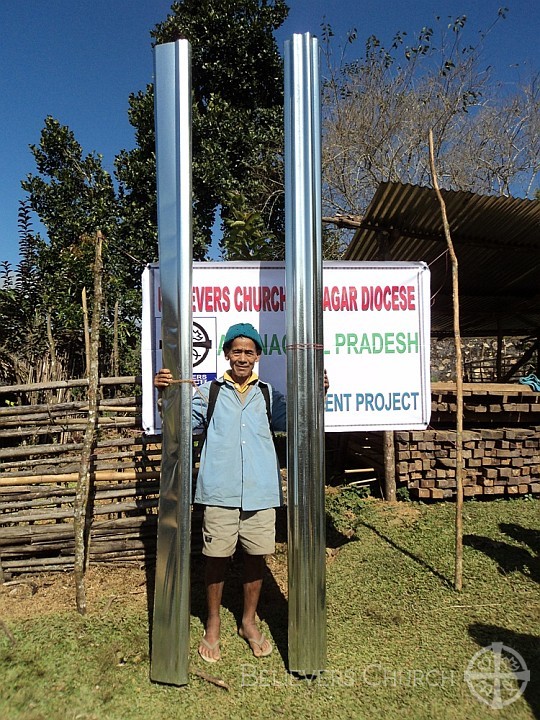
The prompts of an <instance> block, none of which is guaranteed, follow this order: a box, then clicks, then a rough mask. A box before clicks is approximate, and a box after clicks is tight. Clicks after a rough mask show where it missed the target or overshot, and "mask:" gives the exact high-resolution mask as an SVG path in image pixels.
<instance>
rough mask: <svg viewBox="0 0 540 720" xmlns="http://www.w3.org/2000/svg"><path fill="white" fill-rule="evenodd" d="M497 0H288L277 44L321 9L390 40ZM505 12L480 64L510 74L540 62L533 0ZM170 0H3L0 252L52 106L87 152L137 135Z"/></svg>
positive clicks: (10, 249)
mask: <svg viewBox="0 0 540 720" xmlns="http://www.w3.org/2000/svg"><path fill="white" fill-rule="evenodd" d="M502 4H504V3H503V2H501V0H386V2H384V1H381V0H326V1H324V0H289V5H290V7H291V11H290V15H289V18H288V19H287V21H286V23H285V25H284V26H283V27H282V28H281V29H280V30H279V31H278V36H277V38H278V43H279V48H280V50H281V51H282V50H283V43H284V41H285V40H286V39H287V38H289V37H290V36H291V35H292V34H293V33H295V32H301V33H303V32H311V33H313V34H315V35H317V34H319V31H320V24H321V22H322V20H323V18H326V20H327V21H328V22H330V24H331V25H332V26H333V27H334V29H335V32H336V36H337V37H340V36H343V37H344V35H345V33H346V31H347V30H349V29H351V28H352V27H356V28H357V30H358V35H359V39H360V40H361V41H363V40H364V39H365V38H367V37H368V36H369V35H371V34H375V35H377V36H379V37H380V38H381V39H382V40H383V42H384V41H387V42H390V40H391V38H392V37H393V35H394V34H395V31H396V30H406V31H408V33H409V35H410V34H411V33H413V32H414V31H416V30H418V29H419V28H421V27H422V26H424V25H433V24H434V22H435V20H434V18H435V16H436V15H441V16H442V17H443V18H446V17H447V16H452V17H454V16H457V15H467V17H468V25H469V27H470V29H471V30H474V31H475V32H476V31H477V30H479V29H485V28H486V27H488V26H489V25H490V24H491V22H492V20H493V19H494V18H495V17H496V15H497V10H498V8H499V7H500V6H501V5H502ZM506 5H507V7H509V12H508V15H507V19H506V20H505V21H504V22H502V23H499V24H498V25H497V26H496V28H495V30H494V31H493V33H492V34H491V36H490V38H489V40H488V42H487V45H486V50H485V56H484V57H485V64H486V65H492V66H493V67H494V70H495V73H496V75H497V77H499V78H500V79H502V80H503V81H504V82H513V81H516V80H518V79H519V77H524V76H526V75H527V74H528V72H530V71H531V70H532V71H534V70H536V72H538V71H539V70H540V50H539V44H538V37H537V36H538V30H539V29H540V23H539V20H538V18H539V13H538V8H539V0H508V2H507V3H506ZM170 6H171V1H170V0H23V1H21V0H1V1H0V69H1V72H0V128H1V132H0V157H1V162H0V261H2V260H8V261H10V262H11V263H12V264H16V262H17V261H18V235H17V212H18V204H19V201H20V200H21V199H23V198H24V193H23V191H22V189H21V187H20V181H21V180H22V179H24V178H25V177H26V175H27V174H28V173H34V172H35V165H34V160H33V156H32V154H31V152H30V150H29V148H28V146H29V145H30V144H31V143H36V144H37V143H38V142H39V136H40V132H41V129H42V127H43V124H44V119H45V117H46V116H47V115H52V116H53V117H55V118H56V119H58V120H59V121H60V122H61V123H62V124H64V125H68V126H69V127H70V128H71V130H73V132H74V133H75V137H76V139H77V140H78V142H79V143H80V144H81V145H82V146H83V149H84V152H85V153H89V152H91V151H96V152H98V153H101V154H102V155H103V159H104V165H105V167H106V169H107V170H109V171H110V172H111V173H112V171H113V163H114V157H115V155H116V154H117V153H118V152H119V151H120V150H121V149H123V148H131V147H133V145H134V137H133V129H132V128H131V126H130V125H129V122H128V119H127V109H128V97H129V94H130V93H131V92H137V91H138V90H142V89H144V88H145V87H146V85H147V83H149V82H152V67H153V59H152V50H151V44H150V43H151V41H150V34H149V33H150V30H151V29H152V28H153V27H154V26H155V24H156V23H158V22H161V21H162V20H164V19H165V18H166V16H167V15H168V12H169V9H170Z"/></svg>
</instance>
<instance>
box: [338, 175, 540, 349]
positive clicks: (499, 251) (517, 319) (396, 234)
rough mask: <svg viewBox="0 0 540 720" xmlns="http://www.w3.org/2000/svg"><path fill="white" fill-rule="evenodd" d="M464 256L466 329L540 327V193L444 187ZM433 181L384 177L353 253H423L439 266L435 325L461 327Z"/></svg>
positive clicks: (370, 256)
mask: <svg viewBox="0 0 540 720" xmlns="http://www.w3.org/2000/svg"><path fill="white" fill-rule="evenodd" d="M442 195H443V198H444V201H445V204H446V214H447V217H448V222H449V224H450V232H451V235H452V242H453V244H454V249H455V252H456V256H457V258H458V270H459V291H460V320H461V323H460V325H461V332H462V334H463V335H469V336H475V335H476V336H483V335H497V333H498V329H500V331H501V332H502V333H503V334H505V335H538V334H539V333H540V201H535V200H521V199H518V198H511V197H495V196H485V195H476V194H474V193H469V192H455V191H449V190H446V191H445V190H443V191H442ZM446 247H447V246H446V240H445V237H444V231H443V223H442V217H441V209H440V205H439V201H438V200H437V196H436V194H435V191H434V190H432V189H431V188H426V187H418V186H416V185H402V184H400V183H381V185H379V187H378V189H377V192H376V193H375V195H374V197H373V199H372V201H371V203H370V205H369V207H368V209H367V211H366V214H365V215H364V217H363V218H362V226H361V228H360V229H359V230H357V232H356V233H355V235H354V238H353V239H352V241H351V243H350V245H349V247H348V249H347V253H346V255H345V259H347V260H382V259H387V260H407V261H420V260H423V261H424V262H426V263H427V264H428V265H429V266H430V270H431V292H432V328H433V333H434V334H435V335H447V334H451V333H452V332H453V312H452V287H451V281H452V279H451V267H450V259H449V257H448V253H447V252H446Z"/></svg>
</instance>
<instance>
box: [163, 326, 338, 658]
mask: <svg viewBox="0 0 540 720" xmlns="http://www.w3.org/2000/svg"><path fill="white" fill-rule="evenodd" d="M223 352H224V353H225V358H226V360H228V362H229V365H230V370H228V371H227V372H225V374H224V375H223V377H222V378H220V380H219V381H217V382H218V383H219V385H220V388H219V392H218V395H217V398H216V401H215V407H214V410H213V413H212V416H211V419H210V423H209V425H208V428H207V436H206V441H205V443H204V447H203V450H202V454H201V461H200V469H199V475H198V478H197V489H196V492H195V500H194V501H195V502H196V503H200V504H202V505H204V506H205V507H204V519H203V554H204V555H205V556H206V572H205V584H206V599H207V607H208V617H207V621H206V627H205V633H204V636H203V637H202V638H201V642H200V644H199V650H198V651H199V654H200V656H201V657H202V659H203V660H205V661H206V662H210V663H213V662H217V661H218V660H219V659H220V658H221V653H220V646H219V638H220V608H221V598H222V595H223V586H224V582H225V574H226V570H227V566H228V564H229V560H230V558H231V556H232V555H233V554H234V551H235V548H236V544H237V542H238V541H240V544H241V546H242V548H243V550H244V578H243V594H244V609H243V615H242V621H241V624H240V627H239V628H238V634H239V635H240V637H242V638H243V639H244V640H245V641H246V642H247V643H248V644H249V646H250V647H251V651H252V652H253V655H254V656H255V657H257V658H261V657H266V656H267V655H270V653H271V652H272V645H271V643H270V641H269V640H268V639H267V638H266V637H265V636H264V635H263V634H262V633H261V632H260V630H259V629H258V627H257V624H256V621H255V617H256V612H257V605H258V602H259V597H260V594H261V588H262V582H263V575H264V569H265V557H264V556H265V555H270V554H272V553H273V552H274V550H275V508H276V507H277V506H279V505H281V503H282V494H281V478H280V474H279V464H278V460H277V457H276V452H275V448H274V443H273V437H272V430H286V403H285V398H284V397H283V395H282V394H281V393H279V392H278V391H277V390H275V389H273V388H271V387H270V386H269V385H268V386H267V387H268V391H266V389H265V388H264V386H265V383H262V382H261V381H260V380H259V378H258V376H257V374H256V373H255V372H254V367H255V364H256V363H257V362H258V361H259V358H260V356H261V353H262V341H261V337H260V335H259V333H258V332H257V330H256V329H255V328H254V327H253V325H250V324H249V323H237V324H236V325H232V326H231V327H230V328H229V330H228V331H227V334H226V336H225V341H224V343H223ZM172 380H173V377H172V374H171V372H170V371H169V370H168V369H162V370H160V371H159V372H158V373H157V375H156V376H155V379H154V384H155V386H156V387H157V388H158V389H159V390H162V389H164V388H166V387H167V386H168V385H169V384H170V382H171V381H172ZM324 386H325V391H326V390H327V388H328V380H327V377H326V373H325V376H324ZM210 387H211V383H205V384H204V385H201V386H199V387H198V388H197V391H196V392H195V395H194V398H193V408H192V426H193V429H196V428H201V427H204V426H205V425H206V418H207V409H208V402H209V395H210ZM265 395H266V397H265ZM268 405H269V406H270V407H268ZM270 419H271V427H270Z"/></svg>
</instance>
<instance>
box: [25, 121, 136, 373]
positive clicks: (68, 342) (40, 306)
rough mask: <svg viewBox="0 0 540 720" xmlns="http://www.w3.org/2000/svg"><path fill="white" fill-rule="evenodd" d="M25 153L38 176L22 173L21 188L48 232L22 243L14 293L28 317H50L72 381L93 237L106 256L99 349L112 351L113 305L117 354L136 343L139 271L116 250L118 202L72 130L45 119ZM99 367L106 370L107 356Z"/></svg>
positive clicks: (80, 355)
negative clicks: (26, 305) (117, 317)
mask: <svg viewBox="0 0 540 720" xmlns="http://www.w3.org/2000/svg"><path fill="white" fill-rule="evenodd" d="M31 150H32V153H33V155H34V157H35V160H36V165H37V170H38V174H37V175H29V176H28V177H27V179H26V180H25V181H24V182H23V183H22V187H23V189H24V190H26V191H27V192H28V196H29V204H30V207H31V208H32V210H34V211H35V212H36V213H37V214H38V215H39V217H40V219H41V221H42V223H43V225H44V226H45V228H46V230H47V236H48V241H47V242H46V241H44V240H43V239H41V238H40V237H39V236H35V237H34V236H33V235H32V234H31V233H25V234H24V235H23V236H22V237H21V250H22V260H21V264H20V266H19V272H18V277H19V287H18V290H19V293H20V297H21V299H22V300H26V299H29V300H30V305H31V307H32V312H33V313H34V314H36V315H37V316H38V317H40V318H41V319H42V320H43V319H44V318H46V317H47V316H48V317H49V319H50V324H51V326H52V335H53V336H54V342H55V345H56V347H57V348H58V351H59V353H60V356H64V357H65V360H66V371H67V372H68V373H70V374H71V375H75V376H76V375H78V374H80V373H81V372H83V371H84V367H85V358H84V351H83V349H84V342H83V320H82V307H81V292H82V289H83V287H86V288H92V287H93V277H92V267H93V262H94V254H95V236H96V232H97V231H98V230H101V231H102V233H103V235H104V237H105V246H106V250H105V253H104V254H106V257H107V262H106V282H105V285H106V288H107V292H106V302H105V303H104V305H105V306H104V310H103V318H102V321H103V333H104V345H105V348H107V346H108V347H109V348H110V346H111V342H112V338H111V335H112V326H113V320H112V315H111V313H112V309H113V308H114V304H115V301H116V300H118V301H119V302H120V304H121V308H122V312H121V316H122V318H123V325H122V329H123V330H124V337H123V341H124V342H123V345H124V348H123V349H124V353H123V354H124V355H125V354H126V352H127V350H128V347H129V344H130V342H132V341H133V340H134V339H135V333H134V329H133V324H134V322H135V321H136V320H138V318H139V316H140V311H139V307H140V298H139V294H138V292H137V288H138V286H139V285H140V272H141V268H140V266H139V265H138V263H137V262H136V261H135V260H134V258H133V256H132V254H131V253H130V252H129V249H130V248H125V247H121V246H120V243H119V231H118V227H119V217H118V201H117V198H116V193H115V190H114V186H113V182H112V178H111V177H110V175H109V174H108V173H107V172H106V171H105V170H104V169H103V167H102V163H101V157H100V156H99V155H96V154H94V153H91V154H90V155H87V156H86V157H84V156H83V152H82V148H81V146H80V144H79V143H78V142H77V140H76V139H75V137H74V134H73V132H72V131H71V130H70V129H69V128H68V127H66V126H63V125H61V124H60V123H59V122H58V121H57V120H55V119H54V118H52V117H48V118H46V120H45V127H44V129H43V130H42V133H41V139H40V144H39V145H32V146H31ZM25 210H27V208H25ZM130 327H131V329H130ZM101 361H102V365H103V370H104V371H106V370H107V369H108V368H107V366H108V353H107V352H105V353H103V354H102V356H101Z"/></svg>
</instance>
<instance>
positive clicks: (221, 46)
mask: <svg viewBox="0 0 540 720" xmlns="http://www.w3.org/2000/svg"><path fill="white" fill-rule="evenodd" d="M287 13H288V8H287V6H286V5H285V3H284V2H283V0H242V1H239V0H220V1H219V2H218V0H202V1H201V0H184V2H176V3H174V4H173V5H172V8H171V15H169V17H168V18H167V19H166V20H165V21H164V22H162V23H160V24H158V25H157V26H156V28H155V29H154V30H153V31H152V33H151V35H152V37H153V38H154V40H155V42H156V44H159V43H165V42H173V41H175V40H177V39H179V38H187V39H188V40H189V41H190V43H191V54H192V87H193V110H192V123H193V127H192V140H193V196H194V203H193V229H194V241H193V256H194V258H196V259H202V258H204V257H205V255H206V251H207V248H208V246H209V244H210V242H211V230H212V226H213V223H214V217H215V212H216V209H217V208H218V206H221V216H222V218H223V219H224V221H226V220H227V219H229V218H230V217H231V216H232V213H233V212H234V211H235V210H234V208H233V207H231V206H230V202H229V199H230V198H232V197H236V196H238V195H240V196H242V197H243V198H244V201H245V208H246V209H247V210H248V211H252V212H254V213H256V214H258V215H259V217H260V220H261V223H262V224H263V226H264V228H265V230H263V229H262V226H261V224H260V223H259V222H258V223H257V227H256V228H254V231H255V235H254V237H253V243H254V245H255V247H259V245H260V241H261V234H262V235H266V239H271V238H273V237H276V238H280V242H282V238H283V233H284V226H283V180H282V172H283V171H282V152H283V149H282V146H283V129H282V111H283V110H282V109H283V89H282V86H283V71H282V61H281V58H280V56H279V53H278V49H277V45H276V42H275V38H274V35H273V33H274V31H275V30H276V29H277V28H278V27H280V25H281V24H282V23H283V21H284V20H285V18H286V16H287ZM129 118H130V122H131V123H132V125H133V126H134V127H135V130H136V141H137V147H136V148H135V150H133V151H124V152H122V153H121V154H120V155H119V156H118V158H117V161H116V172H117V175H118V178H119V180H120V183H121V193H120V203H121V206H122V214H123V216H124V217H125V221H124V222H125V224H124V225H123V226H122V232H127V233H139V234H140V233H141V231H144V232H145V236H146V237H151V238H152V240H153V242H154V243H155V238H156V231H155V225H156V217H155V189H154V188H155V157H154V126H153V88H152V87H151V86H149V87H148V88H147V89H146V91H145V92H144V93H143V92H139V93H137V94H133V95H132V96H131V97H130V110H129ZM233 222H234V220H233ZM230 229H231V226H230V224H227V223H226V222H225V226H224V238H223V251H224V254H225V256H226V257H228V243H229V231H230ZM233 235H234V234H233ZM246 239H247V234H246V233H245V234H244V238H243V239H242V240H241V241H239V239H238V237H237V235H234V236H233V238H232V240H231V242H232V244H233V246H232V247H231V252H232V253H233V254H235V253H236V252H238V249H239V248H238V242H240V246H242V245H243V243H244V242H245V240H246ZM262 249H263V250H266V248H265V246H264V245H263V246H262ZM242 252H244V250H242ZM155 254H156V249H155V245H154V248H153V256H148V255H147V256H146V257H147V259H153V257H155ZM250 256H251V257H254V256H255V255H254V252H252V251H251V252H250Z"/></svg>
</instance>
